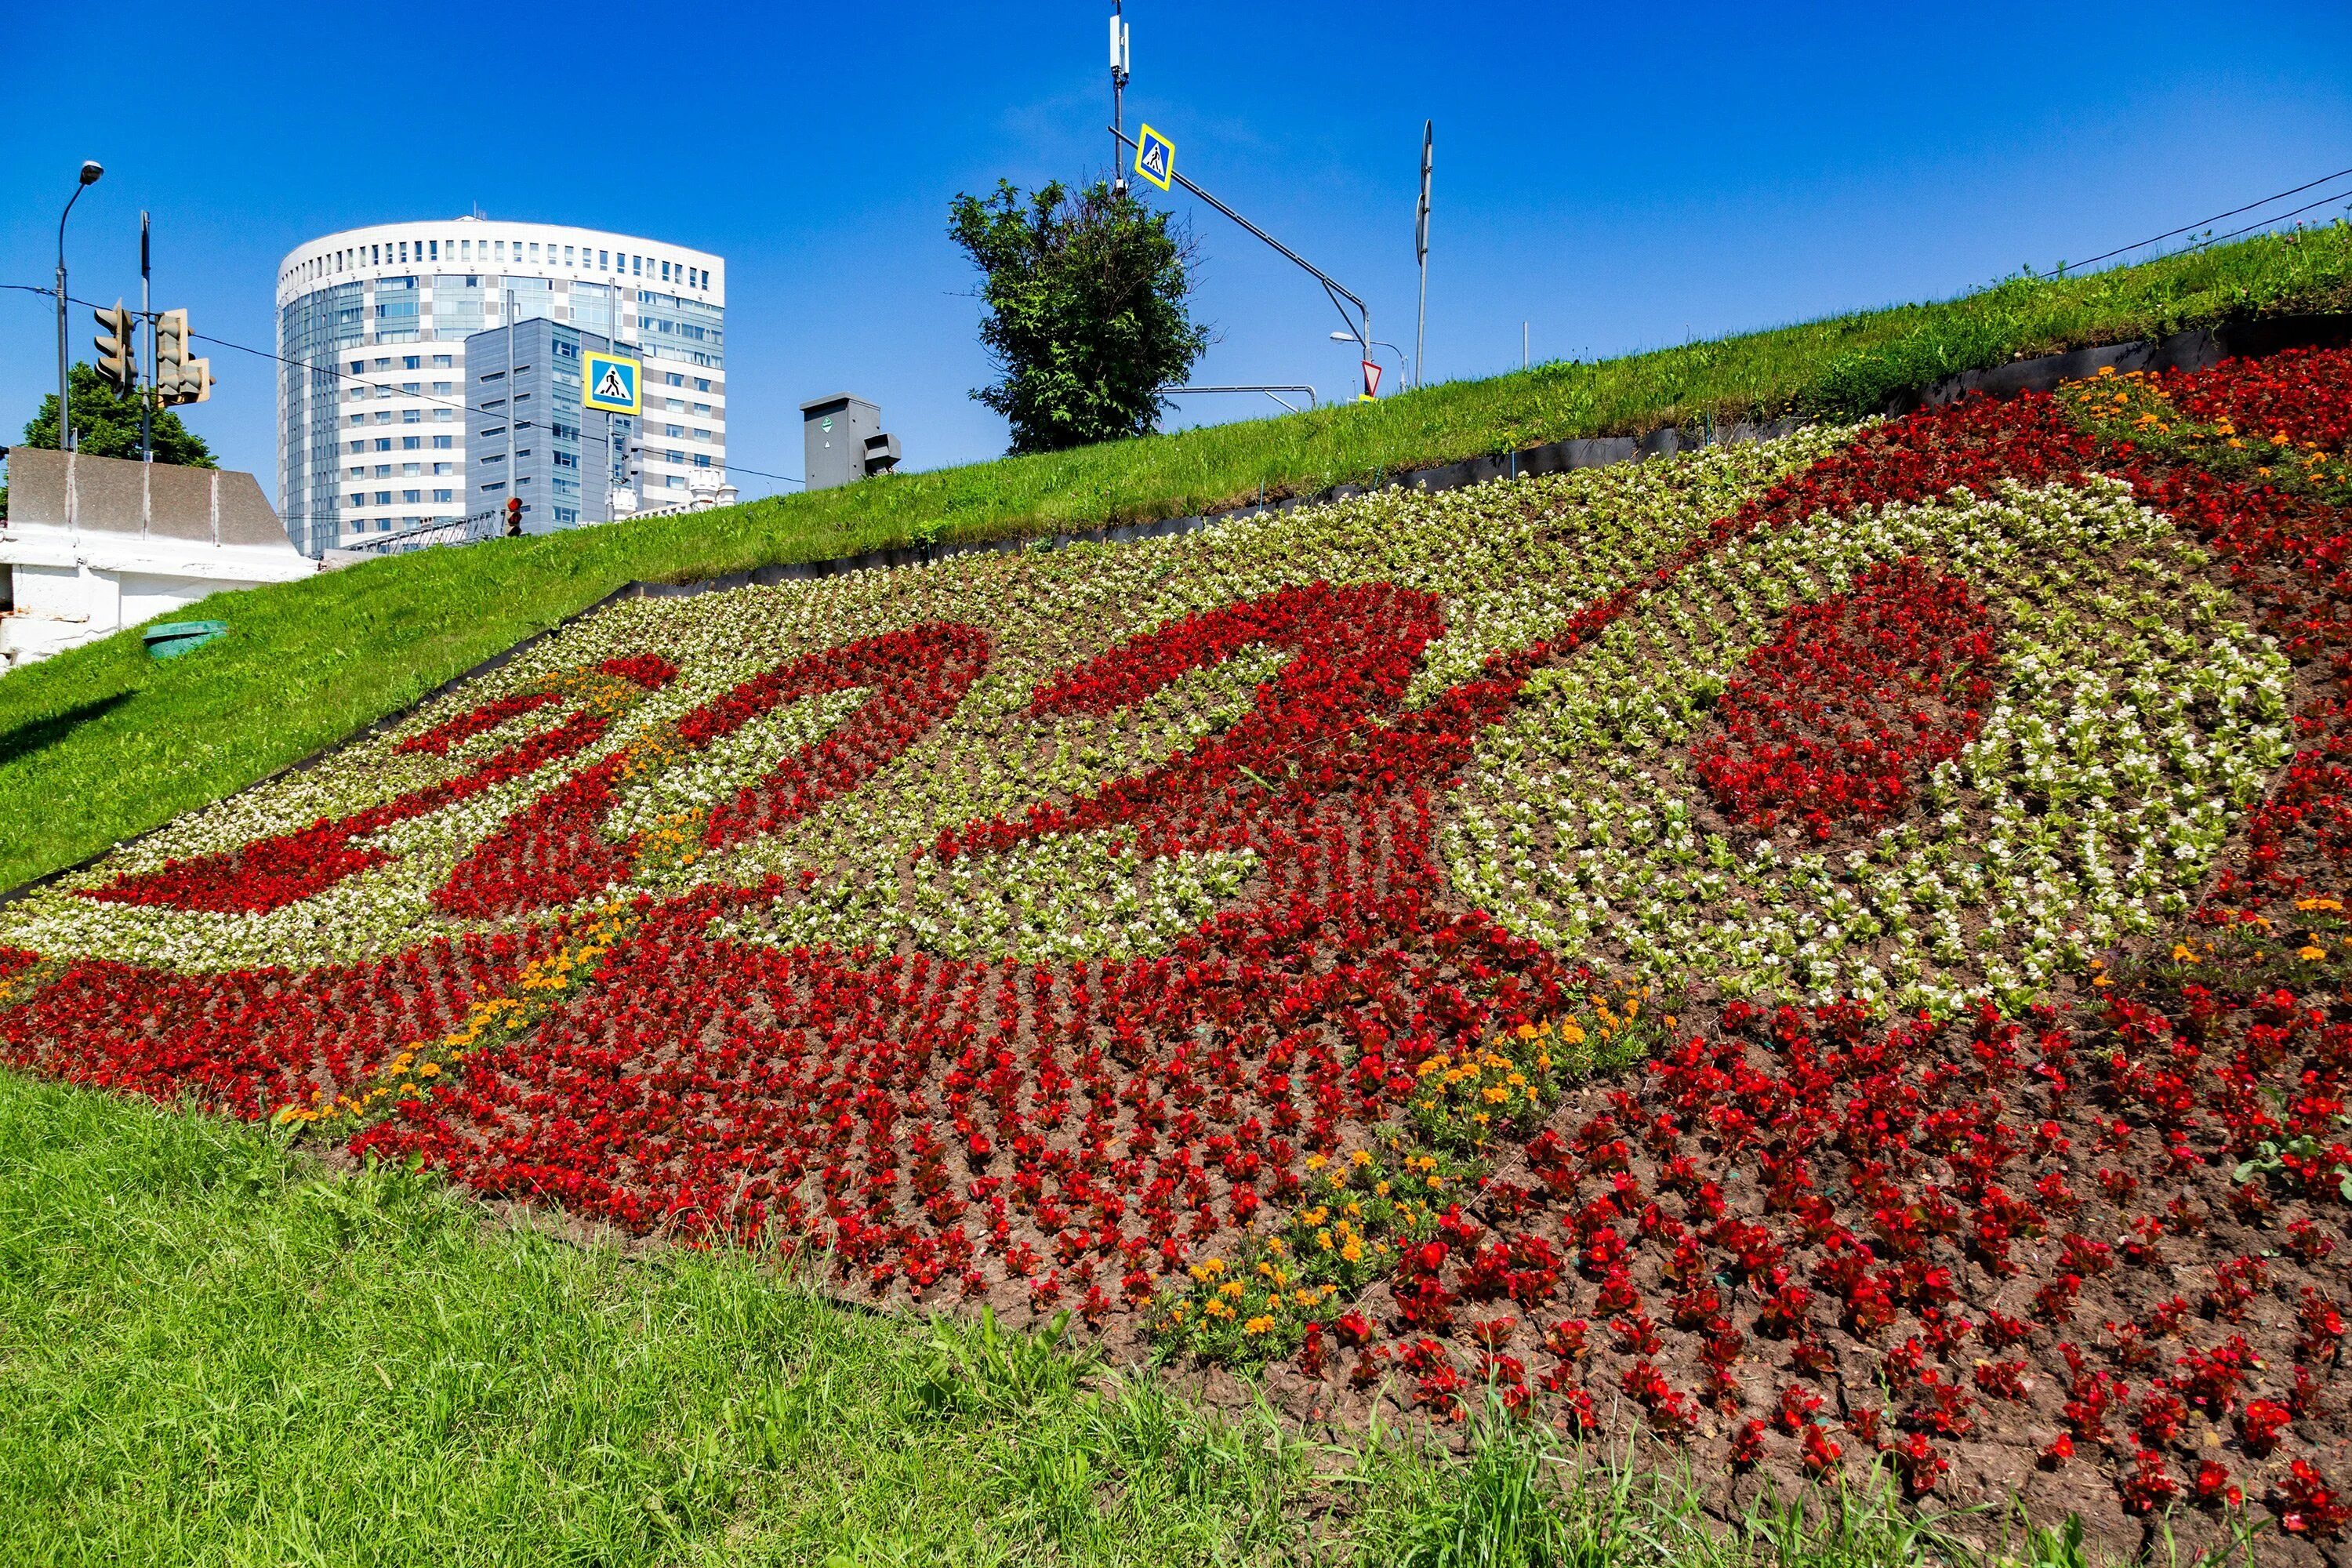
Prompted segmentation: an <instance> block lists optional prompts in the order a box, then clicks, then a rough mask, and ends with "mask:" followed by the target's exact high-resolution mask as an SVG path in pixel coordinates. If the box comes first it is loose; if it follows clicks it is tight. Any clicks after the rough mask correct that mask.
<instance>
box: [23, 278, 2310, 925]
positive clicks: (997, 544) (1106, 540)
mask: <svg viewBox="0 0 2352 1568" xmlns="http://www.w3.org/2000/svg"><path fill="white" fill-rule="evenodd" d="M2347 343H2352V315H2296V316H2274V317H2268V318H2259V319H2254V320H2250V321H2237V322H2223V323H2221V325H2218V326H2212V327H2198V328H2194V329H2192V330H2190V331H2182V332H2175V333H2172V334H2171V335H2170V336H2168V337H2163V338H2154V339H2137V340H2134V341H2131V342H2121V343H2106V344H2101V345H2098V346H2095V347H2091V348H2081V349H2072V350H2069V351H2068V352H2066V353H2056V354H2042V355H2039V356H2036V357H2034V358H2032V359H2021V360H2015V361H2012V362H2011V363H2008V364H2003V365H1996V366H1994V367H1992V368H1991V369H1990V370H1971V371H1963V372H1961V373H1960V374H1957V375H1948V376H1945V377H1944V378H1942V379H1941V380H1939V381H1937V382H1934V383H1932V384H1929V385H1927V386H1926V387H1923V388H1920V389H1918V390H1916V391H1914V392H1906V393H1902V394H1898V395H1895V396H1894V397H1892V398H1889V399H1888V400H1887V402H1886V405H1885V412H1886V414H1888V415H1889V416H1897V415H1902V414H1907V413H1910V412H1912V411H1914V410H1916V409H1919V408H1940V407H1943V406H1945V405H1948V404H1952V403H1956V402H1958V401H1959V400H1960V399H1961V398H1963V397H1966V396H1969V395H1971V394H1976V395H1984V396H1988V397H1994V398H2010V397H2016V396H2020V395H2024V394H2026V393H2032V392H2051V391H2054V390H2055V389H2056V388H2057V387H2058V385H2059V384H2061V383H2063V382H2068V381H2077V380H2081V379H2083V378H2084V377H2085V376H2091V375H2095V374H2098V373H2099V372H2100V371H2101V370H2103V369H2112V370H2114V371H2115V372H2116V374H2124V373H2126V372H2129V371H2157V370H2205V369H2209V368H2210V367H2211V366H2213V365H2216V364H2219V363H2221V361H2223V360H2225V359H2261V358H2263V357H2266V356H2268V355H2270V354H2274V353H2279V352H2281V351H2282V350H2285V349H2297V348H2336V347H2341V346H2344V345H2345V344H2347ZM1811 423H1812V421H1811V420H1809V419H1805V418H1802V417H1800V416H1786V417H1783V418H1780V419H1773V420H1767V421H1763V422H1760V423H1759V422H1750V421H1740V422H1738V423H1734V424H1729V425H1708V426H1704V427H1702V428H1700V429H1697V430H1690V429H1685V428H1683V427H1682V426H1674V425H1667V426H1660V427H1659V428H1657V429H1655V430H1653V431H1651V432H1650V433H1649V434H1647V435H1645V436H1594V437H1573V438H1570V439H1567V440H1560V441H1546V442H1543V443H1540V444H1538V445H1537V446H1533V447H1520V448H1518V449H1517V450H1515V451H1508V452H1498V453H1494V454H1490V455H1487V456H1484V457H1477V458H1464V459H1462V460H1461V461H1459V462H1454V463H1442V464H1438V465H1436V466H1434V467H1431V468H1408V469H1403V470H1401V471H1399V472H1397V473H1395V474H1391V475H1388V476H1385V477H1383V478H1381V479H1376V480H1374V481H1373V482H1372V483H1370V484H1339V485H1332V486H1329V487H1327V488H1326V489H1320V490H1316V491H1313V492H1310V493H1308V494H1305V495H1296V496H1286V497H1283V498H1281V499H1280V500H1270V501H1265V502H1260V503H1256V504H1254V505H1250V506H1244V507H1235V508H1233V509H1231V510H1225V511H1215V512H1203V513H1198V514H1195V515H1192V516H1188V517H1169V518H1160V519H1159V520H1157V521H1151V522H1123V523H1107V524H1105V525H1103V526H1101V527H1099V528H1087V529H1076V530H1064V531H1057V532H1055V533H1050V534H1025V535H1013V536H1009V537H1006V538H1002V539H985V540H971V541H957V542H934V543H928V544H911V545H895V546H891V547H889V548H887V549H881V550H867V551H861V552H858V553H856V554H854V555H836V556H830V557H827V558H825V559H824V560H821V561H791V562H776V563H772V564H769V565H766V566H756V567H753V568H751V569H750V570H748V571H743V572H730V573H728V574H724V575H722V576H718V577H703V578H698V579H695V580H692V581H689V582H685V583H660V582H646V581H641V580H640V581H633V582H628V583H624V584H621V585H620V586H619V587H617V588H615V589H614V590H613V591H612V592H611V593H609V594H607V595H604V597H603V598H601V599H598V600H597V601H596V602H595V603H594V604H592V605H588V606H587V607H586V608H584V609H581V610H577V611H575V612H573V613H572V614H571V615H569V616H564V617H563V618H562V620H560V621H557V622H556V623H555V624H554V625H552V626H546V627H543V628H542V629H541V630H539V631H536V632H533V633H531V634H530V636H529V637H524V638H522V639H521V640H520V641H519V642H517V643H515V644H514V645H512V646H511V647H508V648H506V649H504V650H503V651H501V652H499V653H495V654H492V655H491V656H490V657H489V658H486V659H484V660H482V661H481V662H480V663H479V664H477V665H474V666H473V667H472V668H468V669H465V670H461V671H460V672H458V673H457V674H456V675H454V676H451V677H450V678H449V679H446V680H445V681H443V682H442V683H441V684H440V685H438V686H436V687H435V688H433V689H432V690H430V691H427V692H425V694H424V695H423V696H421V697H419V698H417V699H416V700H415V701H413V702H411V703H409V704H408V705H407V706H406V707H404V708H402V709H401V710H398V711H396V712H393V713H387V714H386V715H384V716H383V718H381V719H378V720H376V721H374V722H373V723H371V724H366V725H363V726H362V727H361V728H360V729H358V730H355V731H352V732H351V733H350V734H347V735H345V736H343V737H341V739H339V740H336V741H332V742H329V743H328V744H326V745H324V746H321V747H320V748H319V749H318V750H317V751H315V752H310V754H309V755H308V756H305V757H301V758H299V759H297V760H296V761H294V762H291V763H287V764H286V765H285V766H284V767H281V768H277V769H273V770H272V771H270V772H269V773H264V774H262V775H261V776H260V777H259V778H257V779H255V780H253V781H252V782H251V783H250V784H246V785H244V786H243V787H244V788H246V789H252V788H255V787H256V786H257V785H260V784H268V783H269V782H271V781H272V780H274V779H278V778H283V777H286V776H287V775H289V774H292V773H308V772H309V771H310V769H312V768H315V767H317V766H319V765H320V764H321V763H324V762H325V761H326V760H327V759H328V758H329V757H331V756H332V755H333V754H334V753H336V752H340V751H341V750H342V749H343V748H344V747H346V746H349V745H351V744H352V742H356V741H363V740H366V739H368V738H369V737H370V736H373V735H380V734H383V733H384V732H385V731H389V730H391V729H393V728H394V726H396V725H398V724H400V723H401V722H403V721H404V720H405V719H406V718H407V716H408V715H409V714H411V713H413V712H415V710H417V709H419V708H421V707H423V706H425V704H426V703H428V702H432V701H436V700H438V699H440V698H443V697H446V696H447V695H449V694H450V693H451V692H453V691H456V690H457V689H459V688H460V687H463V686H465V685H467V684H468V683H469V682H471V681H474V680H478V679H480V678H481V677H483V676H485V675H489V674H492V673H494V672H495V671H497V670H499V669H502V668H505V667H506V666H508V665H509V664H511V663H513V662H514V661H515V660H516V659H518V658H521V657H522V656H523V655H524V654H525V653H527V652H529V651H530V649H531V648H533V647H537V646H538V645H539V644H540V643H541V642H543V641H545V640H546V639H547V638H549V637H553V636H555V635H557V634H558V633H560V632H562V631H563V630H564V629H565V628H567V627H569V626H572V624H573V623H575V622H578V621H583V620H585V619H587V618H588V617H589V616H593V615H595V614H596V613H597V612H599V611H600V610H604V609H608V608H610V607H611V606H612V605H616V604H619V603H620V602H621V601H623V600H625V599H640V598H660V599H670V598H692V597H695V596H698V595H703V594H719V593H727V592H730V591H731V590H733V589H737V588H749V587H772V586H774V585H775V584H779V583H790V582H806V581H812V580H814V579H817V578H823V577H833V576H838V575H840V574H844V573H849V572H873V571H888V570H893V569H896V568H898V567H906V566H929V565H932V564H935V563H939V562H941V561H947V560H951V559H953V558H954V557H956V556H959V555H970V554H976V553H988V554H1000V555H1002V554H1010V553H1013V552H1019V551H1024V550H1061V549H1066V548H1067V547H1069V546H1071V545H1074V544H1126V543H1132V542H1138V541H1141V540H1146V539H1169V538H1176V537H1179V536H1181V535H1183V534H1187V533H1195V532H1198V531H1201V530H1202V529H1207V528H1214V527H1217V526H1219V525H1221V524H1223V523H1228V522H1238V521H1244V520H1246V519H1249V518H1254V517H1264V516H1269V515H1274V514H1277V513H1281V512H1286V511H1291V510H1296V509H1297V508H1299V507H1304V506H1320V505H1324V504H1327V503H1328V502H1331V501H1335V500H1348V499H1349V498H1350V497H1354V496H1360V495H1366V494H1370V492H1372V491H1374V490H1379V489H1419V490H1454V489H1465V488H1467V487H1469V486H1472V485H1482V484H1488V483H1491V482H1493V481H1494V480H1496V479H1517V478H1519V477H1520V476H1521V475H1528V476H1538V475H1545V474H1561V473H1568V472H1570V471H1572V470H1574V469H1578V468H1610V467H1612V466H1614V465H1616V464H1619V463H1635V462H1641V461H1643V460H1644V459H1646V458H1660V457H1670V456H1673V455H1675V454H1676V453H1680V452H1696V451H1699V450H1703V449H1704V448H1706V447H1714V446H1740V445H1747V444H1750V443H1754V442H1759V441H1769V440H1775V439H1778V438H1779V437H1782V436H1787V435H1790V434H1792V433H1794V432H1795V431H1797V430H1800V429H1801V428H1803V427H1804V426H1806V425H1808V424H1811ZM168 826H171V824H170V823H168V822H167V823H159V824H157V825H156V826H153V827H151V828H149V829H148V830H147V831H146V832H144V833H135V834H132V835H131V837H128V838H123V839H119V840H117V841H116V842H115V843H113V844H111V845H109V846H108V847H105V848H103V849H100V850H99V851H98V852H97V853H95V854H92V855H87V856H84V857H83V858H81V859H79V860H77V861H75V862H73V863H72V864H71V865H68V866H60V867H59V868H57V869H56V870H54V871H48V872H44V873H43V874H42V875H40V876H38V877H35V878H33V879H30V880H28V881H26V882H22V883H19V884H18V885H17V886H16V887H14V888H11V889H8V890H7V891H6V892H5V893H0V909H5V908H6V907H7V906H8V905H10V904H13V903H16V901H17V900H21V899H25V898H28V897H30V896H31V895H32V894H34V893H36V892H38V891H39V890H40V889H43V888H46V887H48V886H49V885H50V884H51V883H54V882H57V881H59V880H61V879H65V878H68V877H72V876H78V875H79V874H80V873H81V872H84V871H87V870H89V869H91V868H93V867H95V866H97V865H98V864H99V863H100V862H101V861H103V860H105V859H106V858H109V857H110V856H112V855H115V854H117V853H119V852H120V851H121V850H123V849H126V848H129V847H131V846H132V845H135V844H140V843H142V842H144V841H145V840H146V839H148V838H151V837H153V836H154V835H156V834H158V833H161V832H163V830H164V828H166V827H168Z"/></svg>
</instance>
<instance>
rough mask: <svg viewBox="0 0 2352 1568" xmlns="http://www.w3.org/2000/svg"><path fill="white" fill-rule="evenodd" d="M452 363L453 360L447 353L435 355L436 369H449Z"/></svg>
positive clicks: (434, 366)
mask: <svg viewBox="0 0 2352 1568" xmlns="http://www.w3.org/2000/svg"><path fill="white" fill-rule="evenodd" d="M451 363H453V361H452V360H451V358H450V356H449V355H447V354H435V355H434V356H433V368H434V369H435V370H447V369H448V368H449V366H450V365H451Z"/></svg>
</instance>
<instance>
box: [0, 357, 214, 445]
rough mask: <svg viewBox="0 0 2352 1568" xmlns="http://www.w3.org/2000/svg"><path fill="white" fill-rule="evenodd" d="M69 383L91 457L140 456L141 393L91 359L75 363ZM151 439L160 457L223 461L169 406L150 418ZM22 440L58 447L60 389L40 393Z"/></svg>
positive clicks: (81, 439)
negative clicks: (123, 387)
mask: <svg viewBox="0 0 2352 1568" xmlns="http://www.w3.org/2000/svg"><path fill="white" fill-rule="evenodd" d="M70 384H71V385H72V387H73V424H74V435H75V437H76V438H77V442H78V444H79V448H80V450H81V451H82V452H83V453H85V454H86V455H88V456H89V457H92V458H136V457H137V456H139V395H138V394H136V393H127V392H120V391H117V390H116V389H115V385H114V384H113V383H112V382H110V381H108V380H106V379H105V378H104V377H102V376H100V374H98V372H96V371H94V370H92V369H91V368H90V367H89V365H87V364H77V365H75V366H74V367H73V370H72V372H71V375H70ZM148 440H149V443H150V445H151V446H152V448H153V450H154V453H155V460H156V461H157V462H159V463H178V464H181V465H183V466H184V467H186V468H218V467H220V465H219V464H218V463H216V462H215V461H214V460H213V454H212V448H211V447H207V446H205V438H204V437H202V436H199V435H197V434H196V433H195V432H194V431H193V430H191V429H189V428H188V427H187V426H184V425H183V424H181V423H180V416H178V415H176V414H174V413H173V412H172V411H171V410H170V409H168V408H159V409H157V410H156V411H155V412H154V414H153V416H152V417H151V418H150V419H149V421H148ZM19 445H21V446H26V447H49V448H51V449H52V450H54V449H56V447H57V446H58V395H57V394H56V393H54V392H52V393H50V394H49V395H47V397H44V398H42V399H41V406H40V411H39V412H38V413H37V414H35V415H34V416H33V417H32V421H31V423H29V424H27V425H26V426H25V438H24V440H23V441H22V442H20V443H19Z"/></svg>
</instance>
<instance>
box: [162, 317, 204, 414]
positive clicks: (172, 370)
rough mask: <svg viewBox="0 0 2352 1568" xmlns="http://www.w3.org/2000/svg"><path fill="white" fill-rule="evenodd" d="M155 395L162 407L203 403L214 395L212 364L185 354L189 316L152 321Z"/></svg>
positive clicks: (186, 350) (186, 352)
mask: <svg viewBox="0 0 2352 1568" xmlns="http://www.w3.org/2000/svg"><path fill="white" fill-rule="evenodd" d="M155 394H156V401H157V402H159V403H161V404H163V405H164V406H165V407H167V408H168V407H173V406H175V405H180V404H184V403H202V402H204V401H205V400H206V399H207V398H209V397H211V396H212V395H213V362H212V361H210V360H208V359H198V358H195V357H194V356H193V355H191V354H190V353H188V313H187V312H186V311H185V310H165V311H164V312H163V314H161V315H159V316H157V317H156V318H155Z"/></svg>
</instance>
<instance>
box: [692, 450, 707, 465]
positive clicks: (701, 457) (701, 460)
mask: <svg viewBox="0 0 2352 1568" xmlns="http://www.w3.org/2000/svg"><path fill="white" fill-rule="evenodd" d="M694 466H695V467H696V468H709V467H710V454H709V453H708V452H697V453H696V454H695V455H694Z"/></svg>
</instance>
